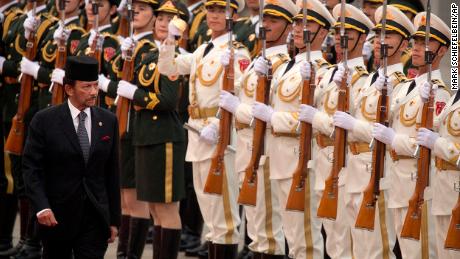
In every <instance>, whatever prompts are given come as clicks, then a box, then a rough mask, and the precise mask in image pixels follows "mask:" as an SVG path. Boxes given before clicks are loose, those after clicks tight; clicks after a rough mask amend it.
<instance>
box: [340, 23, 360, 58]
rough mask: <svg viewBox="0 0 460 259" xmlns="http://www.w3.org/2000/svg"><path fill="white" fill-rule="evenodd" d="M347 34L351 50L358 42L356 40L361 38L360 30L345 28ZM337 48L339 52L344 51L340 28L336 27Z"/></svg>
mask: <svg viewBox="0 0 460 259" xmlns="http://www.w3.org/2000/svg"><path fill="white" fill-rule="evenodd" d="M345 35H348V50H351V48H353V47H354V46H355V44H356V41H358V40H359V32H357V31H355V30H351V29H345ZM334 37H335V50H336V51H337V53H339V52H342V48H341V47H340V29H339V28H336V29H335V35H334Z"/></svg>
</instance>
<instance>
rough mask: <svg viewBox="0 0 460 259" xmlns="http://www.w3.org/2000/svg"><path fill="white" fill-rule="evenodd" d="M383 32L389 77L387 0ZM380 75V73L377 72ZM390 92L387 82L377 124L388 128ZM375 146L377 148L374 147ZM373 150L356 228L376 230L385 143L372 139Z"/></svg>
mask: <svg viewBox="0 0 460 259" xmlns="http://www.w3.org/2000/svg"><path fill="white" fill-rule="evenodd" d="M382 13H383V14H382V15H383V16H382V30H381V32H380V59H381V64H382V67H383V74H384V75H385V78H386V77H387V68H388V63H387V59H388V44H386V43H385V35H386V24H387V0H384V1H383V12H382ZM376 73H378V72H376ZM387 111H388V91H387V81H386V80H385V85H384V87H383V89H382V92H381V94H380V96H379V99H378V102H377V115H376V122H378V123H381V124H383V125H385V126H388V113H387ZM374 145H375V146H374ZM369 146H370V147H371V149H372V172H371V178H370V180H369V184H368V185H367V186H366V189H364V191H363V200H362V202H361V206H360V208H359V212H358V216H357V218H356V222H355V227H356V228H363V229H367V230H371V231H372V230H374V223H375V209H376V202H377V199H378V197H379V195H380V179H381V178H382V177H383V175H384V169H385V149H386V147H385V143H383V142H380V141H378V140H376V139H372V141H371V144H370V145H369Z"/></svg>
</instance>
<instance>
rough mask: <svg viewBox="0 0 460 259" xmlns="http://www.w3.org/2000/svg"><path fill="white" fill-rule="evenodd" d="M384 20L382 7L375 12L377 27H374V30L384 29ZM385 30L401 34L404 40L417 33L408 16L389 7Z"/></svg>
mask: <svg viewBox="0 0 460 259" xmlns="http://www.w3.org/2000/svg"><path fill="white" fill-rule="evenodd" d="M382 19H383V6H380V7H379V8H378V9H377V10H376V11H375V21H376V22H377V25H376V26H375V27H374V30H380V29H382V23H381V21H382ZM385 29H386V30H387V31H394V32H397V33H399V34H401V35H402V36H403V37H404V38H410V37H411V36H412V34H414V32H415V28H414V25H413V24H412V22H411V21H410V20H409V18H407V16H406V15H405V14H404V13H403V12H402V11H401V10H399V9H398V8H396V7H394V6H391V5H389V6H387V21H386V26H385Z"/></svg>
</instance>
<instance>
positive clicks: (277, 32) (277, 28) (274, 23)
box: [263, 15, 288, 42]
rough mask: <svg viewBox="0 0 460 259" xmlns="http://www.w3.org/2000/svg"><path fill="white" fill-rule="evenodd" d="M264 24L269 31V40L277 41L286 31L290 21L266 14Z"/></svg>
mask: <svg viewBox="0 0 460 259" xmlns="http://www.w3.org/2000/svg"><path fill="white" fill-rule="evenodd" d="M263 25H264V27H265V29H266V31H267V41H268V42H270V41H276V40H278V39H279V38H280V36H281V34H282V33H284V32H285V30H286V27H287V26H288V22H287V21H286V20H285V19H283V18H279V17H274V16H271V15H264V19H263Z"/></svg>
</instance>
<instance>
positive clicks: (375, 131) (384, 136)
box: [372, 123, 395, 146]
mask: <svg viewBox="0 0 460 259" xmlns="http://www.w3.org/2000/svg"><path fill="white" fill-rule="evenodd" d="M372 137H374V138H375V139H377V140H378V141H380V142H382V143H385V144H386V145H390V146H391V145H392V144H393V140H394V139H395V131H394V130H393V129H392V128H388V127H386V126H385V125H383V124H380V123H374V128H372Z"/></svg>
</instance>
